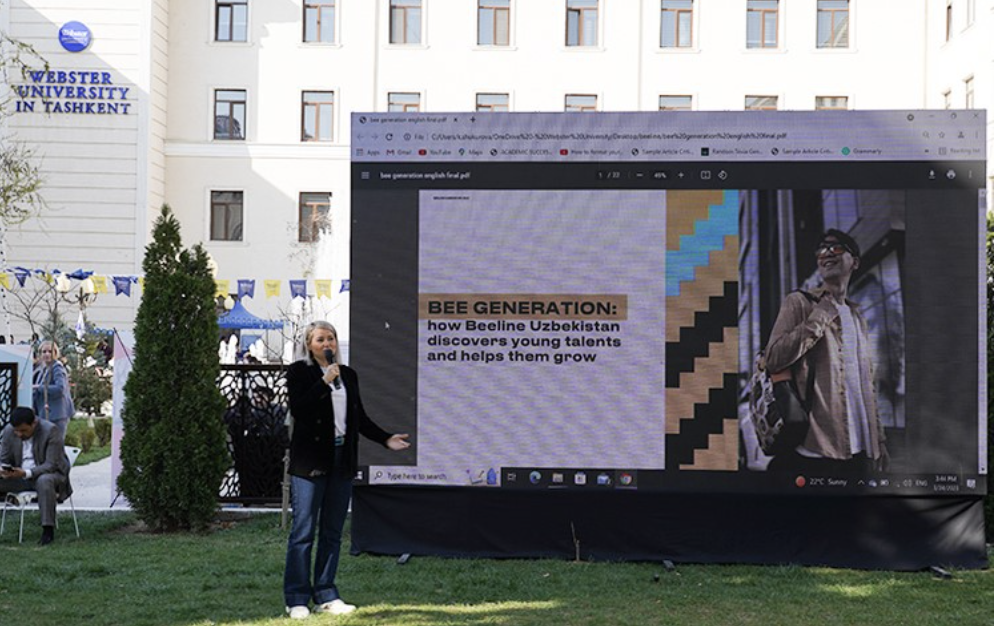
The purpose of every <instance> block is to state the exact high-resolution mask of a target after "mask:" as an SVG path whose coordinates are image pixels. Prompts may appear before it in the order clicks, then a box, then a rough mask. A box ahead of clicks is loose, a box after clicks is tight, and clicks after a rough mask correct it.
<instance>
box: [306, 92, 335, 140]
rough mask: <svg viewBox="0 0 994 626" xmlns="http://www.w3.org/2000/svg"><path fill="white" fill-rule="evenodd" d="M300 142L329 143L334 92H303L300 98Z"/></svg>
mask: <svg viewBox="0 0 994 626" xmlns="http://www.w3.org/2000/svg"><path fill="white" fill-rule="evenodd" d="M300 106H301V128H300V140H301V141H331V140H332V139H333V138H334V136H333V133H332V128H333V120H334V112H335V92H334V91H305V92H304V94H303V96H302V97H301V102H300Z"/></svg>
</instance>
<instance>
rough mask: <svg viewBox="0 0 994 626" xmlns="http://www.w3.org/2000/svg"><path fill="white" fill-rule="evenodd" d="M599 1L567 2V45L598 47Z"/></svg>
mask: <svg viewBox="0 0 994 626" xmlns="http://www.w3.org/2000/svg"><path fill="white" fill-rule="evenodd" d="M597 3H598V0H566V45H567V46H596V45H597Z"/></svg>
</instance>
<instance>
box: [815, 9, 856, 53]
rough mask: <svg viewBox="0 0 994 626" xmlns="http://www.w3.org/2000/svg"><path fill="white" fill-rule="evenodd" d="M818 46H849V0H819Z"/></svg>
mask: <svg viewBox="0 0 994 626" xmlns="http://www.w3.org/2000/svg"><path fill="white" fill-rule="evenodd" d="M818 47H819V48H848V47H849V0H818Z"/></svg>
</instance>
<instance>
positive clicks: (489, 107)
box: [476, 93, 510, 112]
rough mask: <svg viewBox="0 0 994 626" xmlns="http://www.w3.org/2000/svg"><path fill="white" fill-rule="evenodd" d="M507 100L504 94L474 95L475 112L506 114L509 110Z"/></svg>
mask: <svg viewBox="0 0 994 626" xmlns="http://www.w3.org/2000/svg"><path fill="white" fill-rule="evenodd" d="M508 100H509V98H508V96H507V94H506V93H478V94H476V110H477V111H500V112H507V111H509V110H510V107H509V106H508Z"/></svg>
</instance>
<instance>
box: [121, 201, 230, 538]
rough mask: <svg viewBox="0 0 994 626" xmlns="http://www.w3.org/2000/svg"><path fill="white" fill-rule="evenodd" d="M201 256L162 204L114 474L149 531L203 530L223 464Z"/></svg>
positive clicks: (210, 300) (214, 329)
mask: <svg viewBox="0 0 994 626" xmlns="http://www.w3.org/2000/svg"><path fill="white" fill-rule="evenodd" d="M208 258H209V257H208V256H207V253H206V251H205V250H204V249H203V247H202V246H201V245H200V244H197V245H195V246H193V247H192V248H191V249H183V247H182V243H181V240H180V226H179V221H178V220H177V219H176V217H175V216H174V215H173V213H172V211H171V210H170V208H169V206H168V205H163V207H162V212H161V214H160V216H159V218H158V219H157V220H156V222H155V226H154V228H153V231H152V241H151V243H150V244H149V245H148V247H147V248H146V250H145V259H144V261H143V263H142V267H143V269H144V271H145V285H144V290H143V293H142V301H141V305H140V306H139V308H138V315H137V318H136V321H135V350H134V354H135V359H134V364H133V368H132V371H131V375H130V376H129V377H128V382H127V384H126V385H125V387H124V391H125V397H126V399H125V403H124V408H123V412H122V420H123V423H124V438H123V439H122V441H121V462H122V465H123V470H122V472H121V476H120V477H119V478H118V486H119V487H120V488H121V491H122V493H124V495H125V496H126V497H127V498H128V500H129V502H130V503H131V506H132V507H133V508H134V509H135V511H136V512H137V513H138V516H139V517H140V518H141V519H142V520H143V521H144V522H145V523H146V524H147V525H148V526H149V527H150V528H152V529H155V530H166V531H172V530H185V529H199V528H203V527H204V526H206V525H207V523H209V522H210V521H211V519H212V518H213V516H214V513H215V511H216V509H217V498H218V491H219V489H220V485H221V480H222V478H223V476H224V472H225V470H226V468H227V467H228V466H229V459H228V453H227V449H226V446H225V430H224V424H223V421H222V413H223V411H224V407H225V403H224V399H223V397H222V396H221V393H220V391H219V390H218V388H217V378H218V374H219V371H220V366H219V364H218V358H217V341H218V326H217V316H216V313H215V308H214V293H215V283H214V278H213V276H212V274H211V271H210V269H209V267H208Z"/></svg>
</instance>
